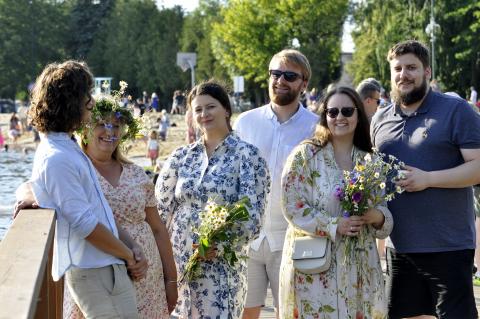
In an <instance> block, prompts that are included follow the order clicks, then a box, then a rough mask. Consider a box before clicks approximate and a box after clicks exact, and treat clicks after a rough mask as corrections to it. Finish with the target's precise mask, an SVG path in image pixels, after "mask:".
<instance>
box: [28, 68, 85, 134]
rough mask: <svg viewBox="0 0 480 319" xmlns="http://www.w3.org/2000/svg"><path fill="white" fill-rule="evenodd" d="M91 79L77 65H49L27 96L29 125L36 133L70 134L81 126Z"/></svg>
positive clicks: (83, 69)
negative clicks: (29, 100)
mask: <svg viewBox="0 0 480 319" xmlns="http://www.w3.org/2000/svg"><path fill="white" fill-rule="evenodd" d="M92 88H93V76H92V73H91V72H90V70H89V69H88V66H87V64H86V63H84V62H80V61H73V60H69V61H65V62H63V63H51V64H49V65H47V66H46V67H45V69H43V71H42V73H41V74H40V76H39V77H38V78H37V80H36V81H35V86H34V88H33V90H32V93H31V107H30V110H29V112H28V115H29V117H30V122H31V124H32V125H33V126H35V127H36V128H37V130H38V131H39V132H44V133H46V132H72V131H75V130H76V129H78V128H79V127H80V126H81V124H82V123H81V122H82V117H83V114H84V112H85V108H84V104H85V99H86V98H88V97H89V96H90V92H91V91H92Z"/></svg>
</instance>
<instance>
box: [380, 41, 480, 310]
mask: <svg viewBox="0 0 480 319" xmlns="http://www.w3.org/2000/svg"><path fill="white" fill-rule="evenodd" d="M388 61H389V62H390V72H391V83H392V92H393V93H392V98H393V103H392V104H391V105H389V106H388V107H385V108H382V109H379V110H378V111H377V113H376V114H375V116H374V117H373V120H372V124H371V134H372V142H373V144H374V146H376V147H377V148H378V149H379V150H380V152H382V153H385V154H387V155H393V156H395V157H397V158H398V159H399V160H401V161H403V162H404V163H405V164H406V165H405V167H403V170H404V171H403V172H402V177H401V179H399V180H398V181H396V182H395V183H396V184H397V186H400V187H402V188H403V189H404V190H405V192H404V193H402V194H400V195H398V196H397V197H396V198H395V199H394V200H392V201H391V202H389V204H388V207H389V209H390V211H391V212H392V215H393V219H394V223H395V226H394V228H393V231H392V233H391V235H390V238H391V240H392V242H393V245H394V248H387V264H388V267H387V268H388V269H390V270H392V269H393V271H390V272H389V273H388V278H387V291H388V293H389V300H390V303H389V318H392V319H396V318H407V317H414V316H421V315H427V316H436V317H437V318H439V319H441V318H463V319H469V318H477V316H478V315H477V310H476V307H475V299H474V295H473V286H472V277H471V276H472V269H473V256H474V249H475V222H474V216H475V215H474V212H473V196H472V187H471V186H472V185H474V184H478V183H479V182H480V131H479V130H478V128H479V127H480V117H479V116H478V114H476V113H475V112H474V111H473V110H472V109H471V108H470V107H469V106H468V104H467V103H466V101H464V100H462V99H458V98H455V97H451V96H448V95H445V94H442V93H440V92H435V91H433V90H432V89H431V88H430V87H429V83H428V81H429V79H430V76H431V69H430V65H429V61H430V56H429V51H428V48H427V47H426V46H425V45H423V44H422V43H420V42H418V41H405V42H401V43H398V44H396V45H395V46H393V47H392V48H391V49H390V51H389V53H388Z"/></svg>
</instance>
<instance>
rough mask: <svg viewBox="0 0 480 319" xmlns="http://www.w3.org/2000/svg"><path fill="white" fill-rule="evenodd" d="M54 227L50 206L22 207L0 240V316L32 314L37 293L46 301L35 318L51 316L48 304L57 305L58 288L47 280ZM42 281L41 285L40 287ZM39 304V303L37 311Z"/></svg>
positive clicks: (10, 317) (19, 317) (17, 318)
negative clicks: (42, 207) (31, 208)
mask: <svg viewBox="0 0 480 319" xmlns="http://www.w3.org/2000/svg"><path fill="white" fill-rule="evenodd" d="M54 231H55V212H54V211H53V210H51V209H35V210H23V211H21V212H20V214H19V215H18V216H17V218H15V220H14V222H13V224H12V225H11V227H10V229H9V230H8V232H7V234H6V235H5V238H4V239H3V240H2V241H1V242H0V319H14V318H15V319H23V318H25V319H27V318H28V319H30V318H34V316H35V312H36V309H37V302H38V300H39V297H40V298H41V300H42V303H44V304H45V305H47V306H46V307H45V309H46V311H47V312H46V313H43V314H42V316H41V317H37V318H55V317H54V315H53V312H52V310H49V309H48V308H49V304H50V303H53V304H54V308H55V309H57V307H58V305H56V302H53V300H56V298H55V294H56V293H57V292H58V290H59V289H58V288H54V287H55V286H56V285H57V284H55V285H54V286H52V284H49V283H48V282H49V281H51V275H50V272H51V262H50V266H49V267H47V261H48V260H50V261H51V259H52V258H49V257H48V256H49V253H51V249H52V246H53V234H54ZM43 282H45V288H43V289H42V284H43ZM52 288H53V289H52ZM41 290H43V292H42V294H40V291H41ZM52 291H55V293H53V292H52ZM58 293H59V292H58ZM58 293H57V296H58ZM60 296H62V294H61V293H60ZM52 298H53V299H52ZM60 307H61V304H60ZM43 308H44V307H43V306H41V307H39V311H43V310H42V309H43ZM60 309H61V308H60ZM55 312H56V310H55ZM50 314H51V315H50ZM39 315H40V314H38V315H37V316H39ZM60 315H61V313H60ZM60 318H61V317H60Z"/></svg>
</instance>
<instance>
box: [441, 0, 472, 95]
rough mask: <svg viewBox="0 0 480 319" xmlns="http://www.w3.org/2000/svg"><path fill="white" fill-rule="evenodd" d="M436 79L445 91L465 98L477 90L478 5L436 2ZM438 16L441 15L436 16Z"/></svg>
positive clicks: (466, 0)
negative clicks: (438, 27)
mask: <svg viewBox="0 0 480 319" xmlns="http://www.w3.org/2000/svg"><path fill="white" fill-rule="evenodd" d="M436 3H437V6H436V8H435V9H436V10H435V12H436V15H435V16H436V20H437V23H438V24H439V25H440V27H441V29H440V32H439V34H438V37H437V41H436V44H437V47H438V49H437V53H436V57H437V58H436V60H437V64H436V65H437V66H438V68H437V69H438V79H439V80H440V82H441V83H442V84H443V88H444V90H445V91H447V90H448V91H456V92H457V93H459V94H461V95H463V96H464V97H465V96H467V94H468V92H469V88H470V86H472V85H473V86H475V87H476V88H477V89H478V88H479V87H480V41H479V40H478V39H480V22H479V21H480V2H478V1H476V2H475V1H470V0H456V1H447V0H442V1H436ZM440 13H442V14H440Z"/></svg>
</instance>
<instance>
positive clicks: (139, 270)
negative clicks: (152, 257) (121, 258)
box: [127, 245, 148, 280]
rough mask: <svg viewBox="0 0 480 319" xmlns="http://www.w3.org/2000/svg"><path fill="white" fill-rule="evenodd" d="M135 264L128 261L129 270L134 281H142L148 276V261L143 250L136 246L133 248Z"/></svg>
mask: <svg viewBox="0 0 480 319" xmlns="http://www.w3.org/2000/svg"><path fill="white" fill-rule="evenodd" d="M132 252H133V256H134V259H135V263H133V262H129V261H127V269H128V272H129V274H130V277H132V279H133V280H140V279H143V278H145V277H146V276H147V270H148V261H147V258H146V257H145V255H144V253H143V250H142V248H140V246H138V245H135V246H133V248H132Z"/></svg>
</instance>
